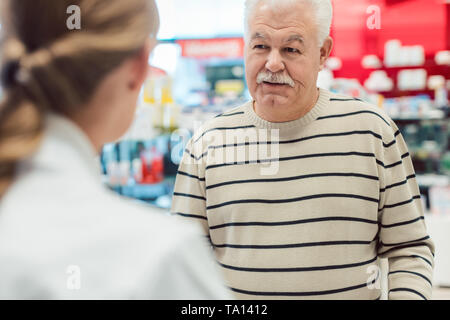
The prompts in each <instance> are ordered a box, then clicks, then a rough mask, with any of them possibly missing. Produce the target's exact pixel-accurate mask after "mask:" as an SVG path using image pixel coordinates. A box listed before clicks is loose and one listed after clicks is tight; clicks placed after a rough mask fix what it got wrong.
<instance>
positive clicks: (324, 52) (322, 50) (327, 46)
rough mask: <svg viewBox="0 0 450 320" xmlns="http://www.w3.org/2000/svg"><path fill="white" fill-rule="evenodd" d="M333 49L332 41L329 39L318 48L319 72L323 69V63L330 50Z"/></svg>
mask: <svg viewBox="0 0 450 320" xmlns="http://www.w3.org/2000/svg"><path fill="white" fill-rule="evenodd" d="M332 49H333V39H332V38H331V37H327V38H326V39H325V41H324V42H323V45H322V47H321V48H320V70H322V69H323V68H324V67H325V63H326V61H327V59H328V57H329V56H330V54H331V50H332Z"/></svg>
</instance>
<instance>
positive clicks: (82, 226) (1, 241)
mask: <svg viewBox="0 0 450 320" xmlns="http://www.w3.org/2000/svg"><path fill="white" fill-rule="evenodd" d="M95 157H96V154H95V152H94V149H93V146H92V144H91V143H90V141H89V140H88V138H87V136H86V135H85V134H84V132H83V131H81V130H80V129H79V128H78V127H77V126H76V125H75V124H74V123H72V122H70V121H69V120H67V119H66V118H63V117H61V116H56V115H50V116H48V118H47V126H46V133H45V136H44V139H43V142H42V144H41V146H40V148H39V150H38V151H37V152H36V154H35V155H34V156H33V157H32V158H30V159H29V160H26V161H24V162H23V163H21V164H20V170H19V174H18V176H17V178H16V179H15V181H14V183H13V185H12V186H11V187H10V188H9V189H8V191H7V192H6V194H5V195H4V197H3V198H2V200H1V201H0V298H1V299H229V298H230V296H229V293H228V290H227V289H226V287H225V285H224V282H223V280H222V277H221V276H222V275H221V274H220V273H219V269H218V266H217V264H216V262H215V261H214V258H213V254H212V252H210V250H209V248H207V245H206V241H205V239H204V238H202V236H201V232H200V230H198V229H196V227H195V226H193V225H190V224H189V225H188V224H186V223H184V222H183V221H179V220H175V218H173V217H169V216H167V215H166V214H165V213H164V212H162V211H161V212H160V211H159V210H158V209H154V208H152V207H150V206H146V205H141V204H138V203H137V202H135V201H133V200H127V199H125V198H121V197H120V196H118V195H116V194H114V193H113V192H112V191H109V190H108V189H107V188H106V187H105V186H104V185H103V184H102V183H101V175H100V169H99V165H98V162H96V160H95Z"/></svg>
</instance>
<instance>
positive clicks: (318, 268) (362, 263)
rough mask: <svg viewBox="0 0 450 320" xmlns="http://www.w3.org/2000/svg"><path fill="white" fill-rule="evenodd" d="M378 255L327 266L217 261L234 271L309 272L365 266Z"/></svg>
mask: <svg viewBox="0 0 450 320" xmlns="http://www.w3.org/2000/svg"><path fill="white" fill-rule="evenodd" d="M377 259H378V257H375V258H372V259H370V260H367V261H362V262H356V263H349V264H341V265H329V266H317V267H296V268H248V267H237V266H230V265H227V264H224V263H221V262H219V264H220V266H222V267H223V268H226V269H230V270H235V271H245V272H310V271H324V270H336V269H348V268H355V267H360V266H365V265H368V264H371V263H373V262H375V261H376V260H377Z"/></svg>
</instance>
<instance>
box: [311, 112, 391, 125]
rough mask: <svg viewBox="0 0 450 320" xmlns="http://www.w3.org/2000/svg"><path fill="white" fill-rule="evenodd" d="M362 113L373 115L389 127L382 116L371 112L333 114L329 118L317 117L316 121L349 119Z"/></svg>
mask: <svg viewBox="0 0 450 320" xmlns="http://www.w3.org/2000/svg"><path fill="white" fill-rule="evenodd" d="M363 113H367V114H373V115H375V116H377V117H378V118H380V119H381V120H383V121H384V122H385V123H386V124H387V125H388V126H389V127H390V126H391V125H390V124H389V122H387V121H386V120H385V119H384V118H383V117H382V116H380V115H379V114H378V113H376V112H373V111H356V112H350V113H342V114H334V115H330V116H322V117H319V118H317V120H324V119H330V118H343V117H350V116H354V115H358V114H363Z"/></svg>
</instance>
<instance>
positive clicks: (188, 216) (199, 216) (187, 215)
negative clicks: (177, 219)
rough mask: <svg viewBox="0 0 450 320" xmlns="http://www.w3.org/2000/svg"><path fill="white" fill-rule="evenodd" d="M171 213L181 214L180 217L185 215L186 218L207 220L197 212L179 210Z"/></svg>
mask: <svg viewBox="0 0 450 320" xmlns="http://www.w3.org/2000/svg"><path fill="white" fill-rule="evenodd" d="M173 214H176V215H179V216H182V217H187V218H195V219H203V220H208V219H207V218H206V217H205V216H201V215H198V214H187V213H181V212H174V213H173Z"/></svg>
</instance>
